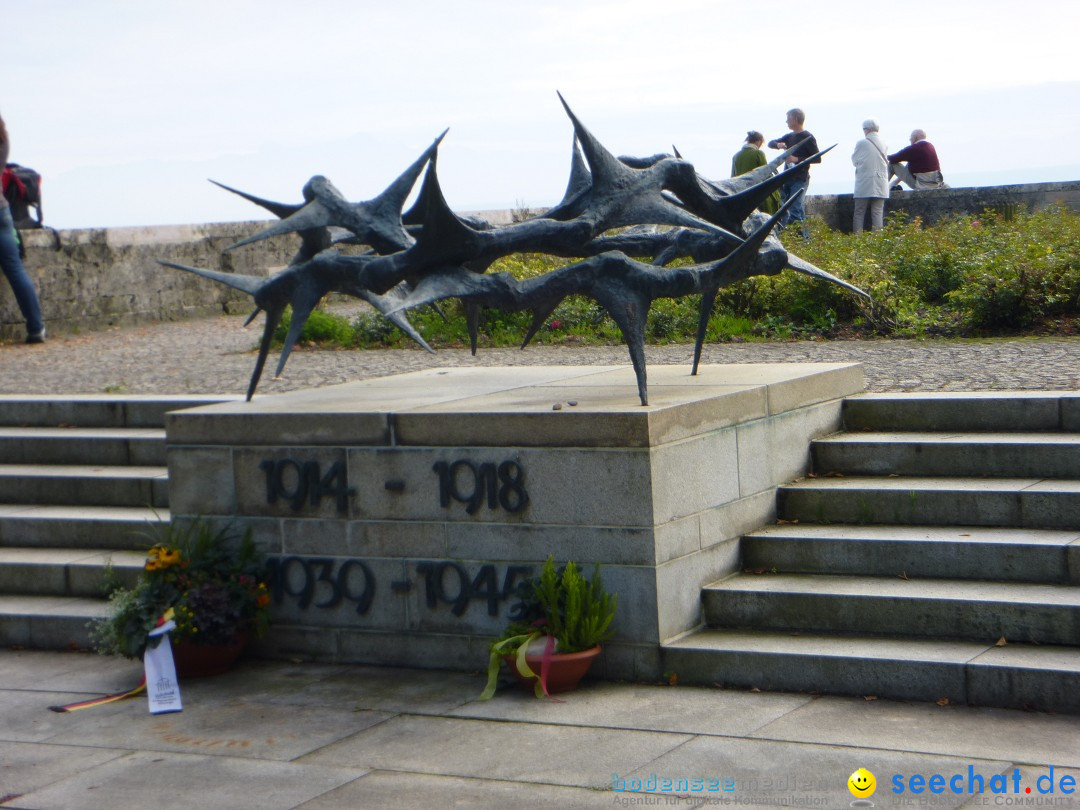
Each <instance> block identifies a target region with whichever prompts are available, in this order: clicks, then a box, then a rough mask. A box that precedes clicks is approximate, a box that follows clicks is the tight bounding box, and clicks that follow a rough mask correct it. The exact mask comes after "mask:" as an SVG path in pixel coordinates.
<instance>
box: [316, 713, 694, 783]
mask: <svg viewBox="0 0 1080 810" xmlns="http://www.w3.org/2000/svg"><path fill="white" fill-rule="evenodd" d="M690 739H691V735H688V734H666V733H659V732H647V731H626V730H622V731H617V730H613V729H606V728H583V727H579V726H557V725H538V724H520V723H488V722H483V721H480V720H466V719H459V718H442V717H415V716H408V715H402V716H398V717H395V718H394V719H392V720H388V721H387V722H385V723H381V724H379V725H377V726H375V727H373V728H370V729H368V730H367V731H364V732H361V733H359V734H355V735H353V736H352V737H350V738H348V739H347V740H343V741H341V742H339V743H337V744H335V745H330V746H327V747H326V748H323V749H322V750H320V751H317V752H315V753H314V754H311V755H309V756H307V757H304V758H303V759H301V760H300V761H301V762H302V763H305V764H309V763H310V764H313V765H328V766H338V767H356V768H364V769H370V770H376V769H381V770H398V771H412V772H415V773H427V774H440V775H443V776H465V777H475V778H487V779H502V780H512V781H515V782H526V783H538V784H549V785H570V786H576V787H591V788H600V789H602V788H607V787H610V785H611V775H612V773H616V772H618V771H619V769H620V768H621V769H623V770H626V771H632V770H635V769H637V768H641V767H643V766H644V765H646V764H648V763H649V762H652V761H653V760H654V759H656V758H657V757H658V756H661V755H662V754H665V753H667V752H668V751H671V750H672V749H674V748H677V747H678V746H680V745H682V744H684V743H685V742H687V741H688V740H690Z"/></svg>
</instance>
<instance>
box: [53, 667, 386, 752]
mask: <svg viewBox="0 0 1080 810" xmlns="http://www.w3.org/2000/svg"><path fill="white" fill-rule="evenodd" d="M193 684H195V682H192V683H191V684H189V685H187V686H185V685H183V684H181V690H180V691H181V697H182V699H183V702H184V710H183V711H182V712H176V713H171V714H163V715H150V714H148V712H147V703H146V698H145V697H142V696H139V697H135V698H132V699H130V700H125V701H120V702H117V703H113V704H109V705H108V706H102V707H98V708H95V709H93V710H83V711H79V712H73V713H71V714H62V715H56V716H57V717H59V718H60V720H59V722H58V723H57V725H54V726H51V728H52V731H53V733H52V735H51V736H50V737H49V741H50V742H54V743H59V744H61V745H65V744H69V743H70V744H76V743H77V744H80V745H96V746H102V747H106V748H118V747H123V748H134V749H138V750H142V751H161V752H175V753H183V754H207V755H214V756H227V757H240V758H244V759H261V760H278V761H289V760H293V759H296V758H297V757H300V756H303V755H304V754H307V753H309V752H311V751H315V750H318V749H319V748H322V747H323V746H326V745H329V744H331V743H334V742H337V741H338V740H341V739H344V738H347V737H349V736H351V735H353V734H355V733H356V732H358V731H362V730H363V729H366V728H368V727H370V726H373V725H376V724H379V723H382V722H383V721H385V720H387V719H388V718H389V717H391V715H390V714H389V713H387V712H368V711H342V710H341V709H338V708H336V707H317V706H305V707H303V711H297V710H296V707H293V706H274V705H257V706H256V705H252V704H250V703H246V702H244V701H240V700H236V699H228V698H226V699H224V700H222V699H220V698H219V697H218V696H216V695H215V689H214V687H213V686H212V685H209V686H206V687H203V688H199V686H198V685H193ZM53 702H55V703H62V702H64V701H62V700H56V701H53ZM39 705H40V704H39Z"/></svg>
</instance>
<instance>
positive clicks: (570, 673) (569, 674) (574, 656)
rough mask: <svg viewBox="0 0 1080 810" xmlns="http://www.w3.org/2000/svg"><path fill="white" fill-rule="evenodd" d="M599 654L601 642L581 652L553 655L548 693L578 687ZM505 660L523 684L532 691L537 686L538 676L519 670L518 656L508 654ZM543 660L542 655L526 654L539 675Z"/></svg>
mask: <svg viewBox="0 0 1080 810" xmlns="http://www.w3.org/2000/svg"><path fill="white" fill-rule="evenodd" d="M598 655H600V645H599V644H597V645H596V646H595V647H591V648H590V649H588V650H582V651H581V652H574V653H556V654H554V655H552V656H551V661H550V662H549V664H548V675H547V688H548V693H549V694H555V693H556V692H569V691H570V690H572V689H576V688H577V685H578V682H579V681H580V680H581V679H582V678H584V677H585V673H586V672H588V671H589V667H591V666H592V663H593V661H595V660H596V656H598ZM503 660H505V661H506V663H507V665H508V666H509V667H510V671H511V672H513V673H514V676H515V677H516V678H517V679H518V681H519V682H520V683H521V685H522V686H523V687H525V688H526V689H528V690H529V691H530V692H532V691H533V689H534V688H535V686H534V685H535V683H536V678H526V677H524V676H522V675H521V673H520V672H518V671H517V666H516V665H515V661H516V656H513V655H508V656H506V657H505V658H504V659H503ZM542 661H543V656H542V655H526V656H525V662H526V663H527V664H528V665H529V669H531V670H532V671H533V672H535V673H536V674H537V675H539V674H540V666H541V663H542Z"/></svg>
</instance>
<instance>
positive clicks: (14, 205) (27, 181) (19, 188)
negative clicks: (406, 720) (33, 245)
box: [3, 163, 42, 228]
mask: <svg viewBox="0 0 1080 810" xmlns="http://www.w3.org/2000/svg"><path fill="white" fill-rule="evenodd" d="M3 187H4V198H5V199H6V200H7V201H8V205H10V206H11V218H12V219H13V220H15V227H16V228H40V227H42V224H41V223H42V217H41V175H40V174H38V173H37V172H35V171H34V170H33V169H30V168H27V167H26V166H20V165H19V164H18V163H9V164H7V166H5V167H4V176H3ZM31 208H33V209H34V214H35V215H36V218H35V217H34V216H31V214H30V209H31Z"/></svg>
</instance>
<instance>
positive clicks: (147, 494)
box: [0, 464, 169, 508]
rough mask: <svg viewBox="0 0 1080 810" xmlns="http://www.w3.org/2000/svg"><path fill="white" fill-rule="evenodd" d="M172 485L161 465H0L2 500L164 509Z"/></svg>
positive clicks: (0, 497) (166, 471)
mask: <svg viewBox="0 0 1080 810" xmlns="http://www.w3.org/2000/svg"><path fill="white" fill-rule="evenodd" d="M168 484H169V482H168V470H167V469H166V468H165V467H158V466H148V467H122V466H117V467H113V466H104V465H103V466H91V465H47V464H0V503H23V504H35V503H38V504H58V505H59V504H64V505H80V506H81V505H90V506H153V507H156V508H160V507H165V506H167V505H168V503H169V486H168Z"/></svg>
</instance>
